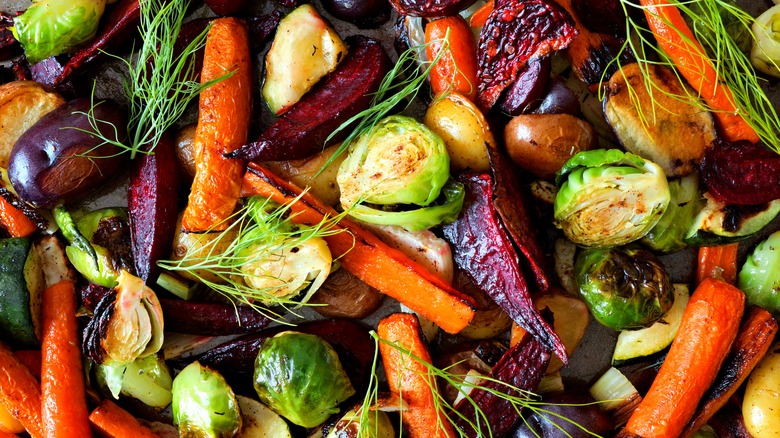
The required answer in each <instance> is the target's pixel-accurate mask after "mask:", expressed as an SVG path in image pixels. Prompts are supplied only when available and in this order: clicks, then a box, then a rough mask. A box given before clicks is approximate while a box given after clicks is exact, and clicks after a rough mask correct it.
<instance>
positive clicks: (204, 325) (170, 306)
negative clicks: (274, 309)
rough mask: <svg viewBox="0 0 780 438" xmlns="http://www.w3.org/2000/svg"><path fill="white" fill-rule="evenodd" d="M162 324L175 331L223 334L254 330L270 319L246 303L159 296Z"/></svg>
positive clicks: (203, 334) (206, 334) (207, 334)
mask: <svg viewBox="0 0 780 438" xmlns="http://www.w3.org/2000/svg"><path fill="white" fill-rule="evenodd" d="M160 306H161V308H162V311H163V315H165V327H166V328H167V329H168V330H170V331H172V332H175V333H191V334H195V335H201V336H226V335H235V334H242V333H252V332H256V331H258V330H260V329H262V328H263V327H265V326H267V325H268V324H269V323H270V322H271V320H270V319H268V318H266V317H265V316H264V315H262V314H261V313H259V312H257V311H256V310H255V309H253V308H251V307H248V306H237V305H234V304H233V303H230V304H227V303H216V302H203V301H185V300H177V299H169V298H161V299H160Z"/></svg>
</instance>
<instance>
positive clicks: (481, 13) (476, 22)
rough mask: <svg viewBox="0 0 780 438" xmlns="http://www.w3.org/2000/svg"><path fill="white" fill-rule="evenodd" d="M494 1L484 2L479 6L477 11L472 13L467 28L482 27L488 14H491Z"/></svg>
mask: <svg viewBox="0 0 780 438" xmlns="http://www.w3.org/2000/svg"><path fill="white" fill-rule="evenodd" d="M494 3H495V1H494V0H488V1H487V2H485V4H484V5H482V6H480V7H479V9H477V10H476V11H474V13H473V14H471V17H469V26H471V27H482V26H484V25H485V23H487V20H488V17H489V16H490V13H491V12H493V8H494V7H495V5H494Z"/></svg>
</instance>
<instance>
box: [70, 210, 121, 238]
mask: <svg viewBox="0 0 780 438" xmlns="http://www.w3.org/2000/svg"><path fill="white" fill-rule="evenodd" d="M112 218H118V219H120V220H124V221H127V220H128V218H127V209H126V208H122V207H111V208H101V209H100V210H95V211H90V212H89V213H87V214H85V215H84V216H82V217H81V219H79V221H78V222H77V223H76V227H77V228H78V229H79V232H80V233H81V235H82V236H84V237H85V238H86V239H87V240H89V241H92V238H93V237H94V236H95V232H96V231H97V230H98V228H100V227H101V221H104V220H111V219H112Z"/></svg>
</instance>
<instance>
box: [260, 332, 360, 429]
mask: <svg viewBox="0 0 780 438" xmlns="http://www.w3.org/2000/svg"><path fill="white" fill-rule="evenodd" d="M254 386H255V390H256V391H257V394H258V395H259V396H260V400H261V401H262V402H263V403H265V404H266V405H267V406H268V407H269V408H271V409H273V410H274V411H276V412H277V413H278V414H279V415H281V416H283V417H285V418H287V419H288V420H290V421H291V422H293V423H295V424H297V425H299V426H303V427H314V426H317V425H319V424H320V423H322V422H324V421H325V420H327V419H328V417H329V416H330V415H332V414H335V413H337V412H338V411H339V409H338V404H339V403H341V402H342V401H344V400H346V399H347V398H349V397H350V396H351V395H352V394H354V393H355V389H354V388H353V387H352V384H351V383H350V381H349V377H347V373H346V372H344V369H343V368H342V366H341V362H340V361H339V357H338V355H337V354H336V352H335V351H334V350H333V347H331V346H330V344H328V343H327V342H325V341H324V340H323V339H322V338H320V337H319V336H315V335H309V334H304V333H298V332H291V331H287V332H282V333H279V334H278V335H276V336H274V337H273V338H270V339H268V340H266V341H265V342H264V343H263V346H262V347H261V348H260V352H259V353H258V354H257V360H256V361H255V374H254Z"/></svg>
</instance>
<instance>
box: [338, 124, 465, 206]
mask: <svg viewBox="0 0 780 438" xmlns="http://www.w3.org/2000/svg"><path fill="white" fill-rule="evenodd" d="M449 177H450V157H449V155H447V147H446V146H445V144H444V140H442V139H441V137H439V136H438V135H437V134H436V133H434V132H433V131H431V130H430V129H428V128H427V127H426V126H425V125H423V124H422V123H420V122H418V121H417V120H415V119H412V118H410V117H404V116H390V117H386V118H384V119H382V120H380V121H379V122H378V123H377V124H376V125H375V126H374V128H373V129H371V131H369V132H368V133H367V134H365V135H362V136H360V137H359V138H358V139H357V140H355V141H354V142H352V143H351V144H350V145H349V156H348V157H347V158H346V159H345V160H344V162H342V163H341V167H340V168H339V171H338V175H337V177H336V181H337V182H338V184H339V188H340V189H341V205H342V206H343V207H344V208H345V209H347V208H349V207H351V206H352V205H354V204H355V203H358V202H368V203H371V204H379V205H393V204H414V205H419V206H426V205H428V204H430V203H431V202H433V201H434V200H436V198H438V197H439V193H440V192H441V189H442V187H444V184H445V183H446V182H447V180H448V179H449Z"/></svg>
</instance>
